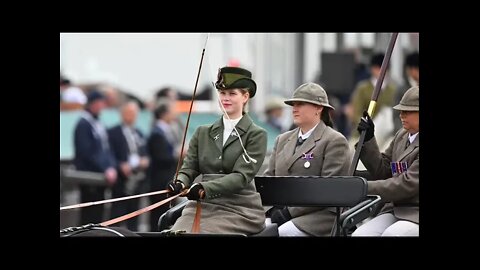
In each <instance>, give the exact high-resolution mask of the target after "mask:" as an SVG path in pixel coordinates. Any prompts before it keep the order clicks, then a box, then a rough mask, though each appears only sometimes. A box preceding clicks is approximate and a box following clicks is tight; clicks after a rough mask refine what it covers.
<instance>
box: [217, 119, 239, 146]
mask: <svg viewBox="0 0 480 270" xmlns="http://www.w3.org/2000/svg"><path fill="white" fill-rule="evenodd" d="M242 117H243V115H242V116H240V117H239V118H237V119H231V120H229V119H227V118H225V116H224V117H222V119H223V145H225V143H226V142H227V140H228V137H230V134H231V133H232V131H233V127H235V126H236V125H237V124H238V122H240V119H242Z"/></svg>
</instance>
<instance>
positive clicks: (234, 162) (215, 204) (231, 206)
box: [168, 67, 267, 235]
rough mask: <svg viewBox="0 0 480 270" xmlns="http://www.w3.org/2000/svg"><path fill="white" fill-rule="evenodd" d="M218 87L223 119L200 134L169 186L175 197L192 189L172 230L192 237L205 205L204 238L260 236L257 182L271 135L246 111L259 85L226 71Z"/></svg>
mask: <svg viewBox="0 0 480 270" xmlns="http://www.w3.org/2000/svg"><path fill="white" fill-rule="evenodd" d="M215 87H216V88H217V89H218V95H219V102H220V104H219V105H220V108H221V109H222V111H223V112H224V114H223V116H222V117H221V118H220V119H218V120H217V121H216V122H215V123H213V124H211V125H205V126H200V127H198V128H197V129H196V131H195V133H194V135H193V137H192V139H191V140H190V144H189V148H188V152H187V156H186V157H185V159H184V160H183V165H182V168H181V169H180V170H179V173H178V177H177V179H174V180H173V181H171V182H170V184H169V187H168V188H169V190H170V191H171V193H170V194H178V193H179V192H181V191H182V190H184V189H185V188H189V189H188V193H187V198H188V199H189V200H190V201H189V202H188V203H187V205H186V206H185V208H184V209H183V212H182V216H181V217H180V218H179V219H178V220H177V221H176V222H175V224H174V225H173V227H172V228H171V229H172V230H173V231H177V230H184V231H187V232H190V231H191V230H192V225H193V222H194V216H195V213H196V202H195V201H200V202H201V216H200V223H199V224H200V233H214V234H223V233H234V234H238V233H240V234H246V235H250V234H255V233H259V232H260V231H262V230H263V229H264V228H265V212H264V209H263V206H262V202H261V199H260V194H259V193H258V192H257V191H256V189H255V185H254V181H253V179H254V177H255V175H256V174H257V172H258V170H259V169H260V167H261V165H262V163H263V160H264V159H265V154H266V151H267V132H266V131H265V130H264V129H262V128H261V127H259V126H257V125H256V124H254V123H253V121H252V119H251V118H250V116H249V115H248V114H247V113H246V112H245V106H246V104H247V103H248V101H249V99H250V98H253V97H254V96H255V93H256V91H257V86H256V83H255V81H254V80H252V73H251V72H250V71H248V70H246V69H243V68H238V67H223V68H221V69H219V72H218V79H217V82H216V83H215ZM194 180H196V181H195V183H193V181H194Z"/></svg>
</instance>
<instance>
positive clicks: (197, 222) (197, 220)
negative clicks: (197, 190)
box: [192, 201, 202, 233]
mask: <svg viewBox="0 0 480 270" xmlns="http://www.w3.org/2000/svg"><path fill="white" fill-rule="evenodd" d="M201 215H202V203H201V202H200V201H197V210H196V212H195V219H193V225H192V233H199V232H200V217H201Z"/></svg>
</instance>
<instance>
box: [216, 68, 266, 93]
mask: <svg viewBox="0 0 480 270" xmlns="http://www.w3.org/2000/svg"><path fill="white" fill-rule="evenodd" d="M215 87H216V88H217V89H218V90H226V89H235V88H247V89H248V92H249V93H250V98H252V97H253V96H255V93H256V92H257V84H256V83H255V81H254V80H252V73H251V72H250V71H248V70H246V69H243V68H239V67H223V68H220V69H219V70H218V75H217V82H216V83H215Z"/></svg>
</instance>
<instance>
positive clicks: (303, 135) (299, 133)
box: [298, 124, 318, 141]
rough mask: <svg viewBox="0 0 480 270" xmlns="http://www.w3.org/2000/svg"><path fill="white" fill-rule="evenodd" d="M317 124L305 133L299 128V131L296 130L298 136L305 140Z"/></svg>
mask: <svg viewBox="0 0 480 270" xmlns="http://www.w3.org/2000/svg"><path fill="white" fill-rule="evenodd" d="M317 126H318V124H316V125H315V126H314V127H313V128H312V129H310V130H309V131H307V133H305V134H302V129H300V131H299V132H298V137H302V140H304V141H305V140H306V139H307V138H308V137H310V135H311V134H312V133H313V130H314V129H315V128H316V127H317Z"/></svg>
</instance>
